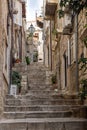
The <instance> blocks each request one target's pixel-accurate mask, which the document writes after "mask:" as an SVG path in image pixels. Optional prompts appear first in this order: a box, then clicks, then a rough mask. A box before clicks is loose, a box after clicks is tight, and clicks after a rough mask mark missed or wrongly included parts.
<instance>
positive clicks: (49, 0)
mask: <svg viewBox="0 0 87 130" xmlns="http://www.w3.org/2000/svg"><path fill="white" fill-rule="evenodd" d="M57 3H58V0H46V5H45V15H46V16H54V14H55V11H56V8H57Z"/></svg>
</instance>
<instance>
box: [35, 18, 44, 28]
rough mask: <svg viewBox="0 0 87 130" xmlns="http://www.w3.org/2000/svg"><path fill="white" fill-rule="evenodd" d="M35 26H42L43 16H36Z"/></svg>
mask: <svg viewBox="0 0 87 130" xmlns="http://www.w3.org/2000/svg"><path fill="white" fill-rule="evenodd" d="M36 22H37V26H38V27H40V28H43V17H40V16H39V17H36Z"/></svg>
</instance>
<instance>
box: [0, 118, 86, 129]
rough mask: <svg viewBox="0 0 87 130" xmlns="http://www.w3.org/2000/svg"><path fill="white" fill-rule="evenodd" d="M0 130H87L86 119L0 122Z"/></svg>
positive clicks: (32, 119)
mask: <svg viewBox="0 0 87 130" xmlns="http://www.w3.org/2000/svg"><path fill="white" fill-rule="evenodd" d="M0 130H87V119H78V118H38V119H37V118H27V119H9V120H6V119H5V120H1V121H0Z"/></svg>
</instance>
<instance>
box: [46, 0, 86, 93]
mask: <svg viewBox="0 0 87 130" xmlns="http://www.w3.org/2000/svg"><path fill="white" fill-rule="evenodd" d="M59 2H60V1H57V0H49V1H48V0H44V48H45V49H44V50H45V51H44V55H45V57H44V62H45V65H46V66H49V67H50V69H51V70H52V71H54V72H55V74H56V75H57V82H58V89H60V90H62V92H63V93H67V94H71V93H72V94H76V93H77V92H78V90H79V81H80V79H79V65H78V61H79V58H80V57H81V55H82V53H84V55H85V56H86V55H87V54H86V47H84V45H83V44H82V38H83V36H85V35H86V29H84V25H85V24H87V20H86V17H85V13H84V12H85V10H83V11H81V12H80V14H79V15H78V16H77V15H72V10H71V9H69V8H68V7H65V8H64V12H65V15H64V17H63V18H61V19H60V18H59V15H58V10H59V9H60V6H59Z"/></svg>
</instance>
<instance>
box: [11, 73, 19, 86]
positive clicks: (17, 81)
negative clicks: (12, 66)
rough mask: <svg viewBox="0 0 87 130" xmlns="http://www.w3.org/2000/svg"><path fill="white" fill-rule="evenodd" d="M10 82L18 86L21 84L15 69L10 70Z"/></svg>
mask: <svg viewBox="0 0 87 130" xmlns="http://www.w3.org/2000/svg"><path fill="white" fill-rule="evenodd" d="M12 84H15V85H17V86H18V87H20V86H21V76H20V74H19V73H18V72H16V71H12Z"/></svg>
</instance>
